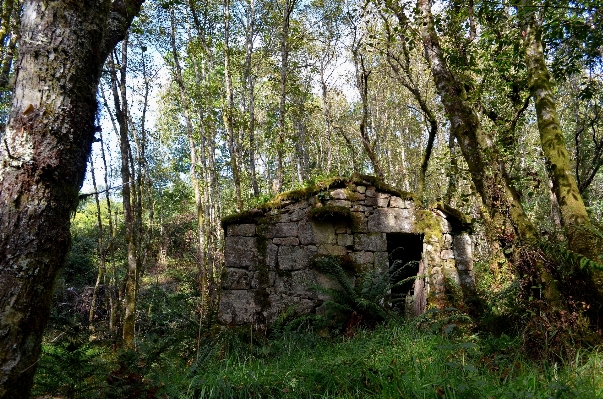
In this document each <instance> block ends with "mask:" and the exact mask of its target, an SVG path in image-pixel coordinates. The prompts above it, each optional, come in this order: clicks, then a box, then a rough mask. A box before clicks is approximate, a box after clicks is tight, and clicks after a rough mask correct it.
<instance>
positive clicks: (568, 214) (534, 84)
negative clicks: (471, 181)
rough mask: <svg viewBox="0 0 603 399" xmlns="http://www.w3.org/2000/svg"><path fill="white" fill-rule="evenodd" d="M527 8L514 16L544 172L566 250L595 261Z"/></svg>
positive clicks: (596, 247) (595, 242) (595, 244)
mask: <svg viewBox="0 0 603 399" xmlns="http://www.w3.org/2000/svg"><path fill="white" fill-rule="evenodd" d="M529 5H531V2H530V1H527V2H523V7H522V8H521V10H519V11H518V13H519V15H520V16H523V17H524V20H523V31H522V36H523V37H524V45H525V56H526V65H527V69H528V78H529V86H530V94H531V95H532V98H533V100H534V105H535V106H536V117H537V120H538V131H539V132H540V143H541V147H542V151H543V153H544V156H545V158H546V167H547V172H548V174H549V177H550V179H551V182H552V184H553V192H554V193H555V196H556V197H557V201H558V204H559V210H560V212H561V221H562V224H563V227H564V230H565V233H566V235H567V238H568V244H569V247H570V249H571V250H572V251H574V252H577V253H579V254H582V255H584V256H586V257H589V258H590V259H593V260H598V257H599V254H600V250H601V248H600V246H601V245H600V244H601V243H600V242H599V239H598V238H597V236H596V235H595V234H593V233H592V232H591V231H589V227H591V221H590V218H589V216H588V213H587V212H586V206H585V205H584V201H583V199H582V196H581V193H580V189H579V187H578V183H577V182H576V177H575V175H574V173H573V170H572V166H571V159H570V156H569V152H568V151H567V146H566V144H565V138H564V137H563V133H562V131H561V126H560V124H559V117H558V114H557V105H556V101H555V97H554V95H553V85H552V83H551V76H550V74H549V71H548V68H547V65H546V59H545V54H544V48H543V44H542V27H541V26H540V24H539V22H538V21H537V20H536V15H535V11H534V7H529ZM601 282H603V280H601ZM602 290H603V287H602ZM602 293H603V291H602Z"/></svg>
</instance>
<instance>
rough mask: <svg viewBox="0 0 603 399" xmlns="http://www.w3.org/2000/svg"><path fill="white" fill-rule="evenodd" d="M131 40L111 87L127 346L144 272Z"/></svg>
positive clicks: (130, 341) (124, 45) (112, 68)
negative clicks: (132, 130) (133, 142)
mask: <svg viewBox="0 0 603 399" xmlns="http://www.w3.org/2000/svg"><path fill="white" fill-rule="evenodd" d="M127 49H128V43H127V39H126V40H124V41H123V43H122V49H121V56H122V59H121V61H120V66H119V67H120V68H119V72H120V77H119V81H118V78H117V71H116V70H115V65H116V63H115V60H114V59H113V57H111V65H110V72H111V86H112V88H113V100H114V102H115V116H116V119H117V124H118V127H119V143H120V145H119V148H120V154H121V180H122V189H121V196H122V203H123V207H124V223H125V225H126V234H125V236H126V237H125V238H126V245H127V257H128V262H127V270H126V276H125V281H124V318H123V329H122V339H123V344H124V346H126V347H128V348H131V347H133V346H134V327H135V323H136V301H137V296H138V275H139V271H140V265H139V258H138V256H137V255H138V240H137V230H138V229H137V227H136V224H137V223H136V222H137V219H138V218H137V216H136V213H137V212H136V211H137V205H136V202H137V199H136V198H137V193H136V187H135V169H134V167H133V165H132V166H131V163H132V162H133V161H132V150H131V148H130V138H129V134H128V118H129V115H128V103H127V93H126V68H127V62H128V58H127ZM133 175H134V176H133Z"/></svg>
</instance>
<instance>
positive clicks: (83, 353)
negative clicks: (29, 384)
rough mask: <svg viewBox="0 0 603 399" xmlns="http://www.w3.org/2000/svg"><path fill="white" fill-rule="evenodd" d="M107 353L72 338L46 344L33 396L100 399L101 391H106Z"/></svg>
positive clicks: (43, 348)
mask: <svg viewBox="0 0 603 399" xmlns="http://www.w3.org/2000/svg"><path fill="white" fill-rule="evenodd" d="M59 338H60V337H59ZM104 352H105V350H104V349H103V348H101V347H98V346H94V345H92V344H90V343H87V342H84V341H83V340H82V339H78V338H75V339H74V338H73V337H70V339H59V340H58V341H57V342H50V343H47V344H44V345H43V346H42V356H41V359H40V364H39V366H38V371H37V373H36V379H35V386H34V391H33V392H34V396H37V395H41V394H52V395H53V396H54V395H56V396H61V397H64V398H69V399H76V398H97V397H98V394H99V391H102V390H104V389H105V388H106V381H105V378H106V376H107V373H108V369H107V367H108V364H107V362H106V361H105V360H103V354H104Z"/></svg>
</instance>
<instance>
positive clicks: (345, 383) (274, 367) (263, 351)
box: [180, 322, 603, 399]
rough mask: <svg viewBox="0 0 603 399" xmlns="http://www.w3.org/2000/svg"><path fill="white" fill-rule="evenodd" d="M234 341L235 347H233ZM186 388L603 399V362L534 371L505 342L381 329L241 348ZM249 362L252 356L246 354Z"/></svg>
mask: <svg viewBox="0 0 603 399" xmlns="http://www.w3.org/2000/svg"><path fill="white" fill-rule="evenodd" d="M232 339H233V338H230V341H231V342H232ZM230 348H231V349H228V350H218V351H215V354H216V357H215V358H214V360H213V361H210V362H207V363H206V366H205V367H204V368H203V369H196V371H195V374H194V375H192V376H191V378H190V379H189V380H187V382H188V384H187V385H186V386H182V388H183V389H182V391H181V396H180V397H182V398H226V397H227V398H249V397H258V398H280V397H282V398H439V397H446V398H474V397H475V398H489V397H496V398H507V397H510V398H543V399H544V398H556V397H558V398H561V397H564V398H570V397H575V398H594V397H600V395H601V394H603V378H602V377H601V374H600V373H599V372H598V370H599V367H601V365H602V364H603V356H602V355H601V354H600V353H598V352H592V353H586V352H584V353H582V354H581V355H580V357H578V358H576V359H571V360H572V362H571V363H570V364H568V365H560V364H551V365H548V364H535V363H531V362H529V361H527V360H525V358H524V357H523V355H522V353H521V345H520V341H519V340H517V339H513V338H510V337H508V336H506V335H503V336H501V337H499V338H495V337H493V336H484V337H483V338H480V337H479V336H471V335H461V336H454V338H452V337H451V336H446V335H444V334H441V333H438V334H430V333H426V332H424V331H419V330H417V329H415V328H414V327H412V326H410V325H402V324H399V323H392V322H390V323H389V324H384V325H382V326H379V327H377V328H376V329H375V330H374V331H360V332H359V333H358V334H357V335H355V336H354V337H353V338H351V339H350V338H346V337H340V338H336V339H333V338H321V337H319V336H318V335H316V334H315V333H313V332H311V331H307V330H303V329H302V330H296V331H288V332H285V333H283V334H282V335H280V336H279V337H274V339H271V340H264V341H261V342H255V341H254V344H253V348H250V346H249V341H245V340H243V341H241V342H240V344H239V346H238V349H236V350H234V348H233V346H232V345H231V346H230ZM244 353H246V356H245V355H243V354H244Z"/></svg>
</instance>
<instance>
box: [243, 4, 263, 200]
mask: <svg viewBox="0 0 603 399" xmlns="http://www.w3.org/2000/svg"><path fill="white" fill-rule="evenodd" d="M248 1H249V3H248V8H247V9H246V13H247V29H246V31H245V66H244V72H243V75H244V76H243V79H244V82H245V85H246V87H245V89H246V90H247V92H248V98H247V104H246V108H247V109H246V111H247V115H248V117H249V122H248V125H247V132H248V133H247V134H248V140H249V174H250V175H251V187H252V189H253V196H254V197H257V196H258V195H260V188H259V186H258V180H257V172H256V166H255V146H256V143H255V79H254V77H253V68H252V63H251V61H252V55H253V39H254V35H255V0H248Z"/></svg>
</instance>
